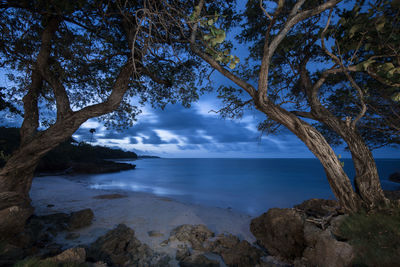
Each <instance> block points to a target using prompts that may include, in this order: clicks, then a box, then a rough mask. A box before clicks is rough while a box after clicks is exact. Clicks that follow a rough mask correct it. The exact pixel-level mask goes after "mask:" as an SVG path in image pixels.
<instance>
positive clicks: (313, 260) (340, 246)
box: [303, 230, 354, 267]
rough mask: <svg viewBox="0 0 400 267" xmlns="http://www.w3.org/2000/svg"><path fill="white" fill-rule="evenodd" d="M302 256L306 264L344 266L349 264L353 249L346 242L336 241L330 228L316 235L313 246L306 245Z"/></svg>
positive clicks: (326, 266)
mask: <svg viewBox="0 0 400 267" xmlns="http://www.w3.org/2000/svg"><path fill="white" fill-rule="evenodd" d="M303 256H304V258H305V259H306V260H307V263H308V264H307V266H318V267H319V266H321V267H345V266H351V263H352V261H353V259H354V251H353V248H352V246H351V245H349V244H348V243H346V242H340V241H337V240H336V239H335V238H334V237H333V235H332V233H331V232H330V230H324V231H323V232H322V233H321V234H319V235H318V239H317V241H316V244H315V246H314V247H312V246H310V247H307V248H306V249H305V250H304V255H303Z"/></svg>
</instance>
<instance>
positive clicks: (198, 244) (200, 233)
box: [169, 224, 214, 250]
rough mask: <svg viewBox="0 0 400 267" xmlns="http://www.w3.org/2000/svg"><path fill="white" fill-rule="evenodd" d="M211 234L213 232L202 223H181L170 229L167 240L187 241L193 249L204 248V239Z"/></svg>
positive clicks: (211, 235) (212, 234)
mask: <svg viewBox="0 0 400 267" xmlns="http://www.w3.org/2000/svg"><path fill="white" fill-rule="evenodd" d="M213 236H214V233H213V232H211V231H210V230H209V229H208V228H207V227H206V226H205V225H203V224H197V225H190V224H183V225H180V226H178V227H176V228H175V229H173V230H172V231H171V234H170V237H169V241H172V240H179V241H182V242H189V243H190V244H191V245H192V248H193V249H196V250H204V247H203V243H204V241H206V240H207V239H209V238H210V237H213Z"/></svg>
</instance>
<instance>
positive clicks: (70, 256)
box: [49, 247, 86, 264]
mask: <svg viewBox="0 0 400 267" xmlns="http://www.w3.org/2000/svg"><path fill="white" fill-rule="evenodd" d="M49 260H50V261H53V262H58V263H67V262H68V263H78V264H79V263H84V262H85V260H86V251H85V249H84V248H79V247H78V248H70V249H67V250H65V251H63V252H62V253H61V254H58V255H57V256H55V257H52V258H50V259H49Z"/></svg>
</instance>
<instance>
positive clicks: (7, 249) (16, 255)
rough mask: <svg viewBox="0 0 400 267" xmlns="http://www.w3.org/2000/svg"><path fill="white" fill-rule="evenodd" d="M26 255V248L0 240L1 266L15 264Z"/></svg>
mask: <svg viewBox="0 0 400 267" xmlns="http://www.w3.org/2000/svg"><path fill="white" fill-rule="evenodd" d="M24 257H25V253H24V250H23V249H22V248H20V247H17V246H15V245H12V244H9V243H6V242H0V266H13V264H14V263H15V262H16V261H18V260H21V259H23V258H24Z"/></svg>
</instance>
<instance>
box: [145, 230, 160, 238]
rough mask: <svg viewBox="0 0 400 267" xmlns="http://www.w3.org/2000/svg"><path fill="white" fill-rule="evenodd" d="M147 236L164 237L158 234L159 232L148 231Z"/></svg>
mask: <svg viewBox="0 0 400 267" xmlns="http://www.w3.org/2000/svg"><path fill="white" fill-rule="evenodd" d="M147 234H148V235H149V236H150V237H160V236H164V234H163V233H160V232H159V231H148V232H147Z"/></svg>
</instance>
